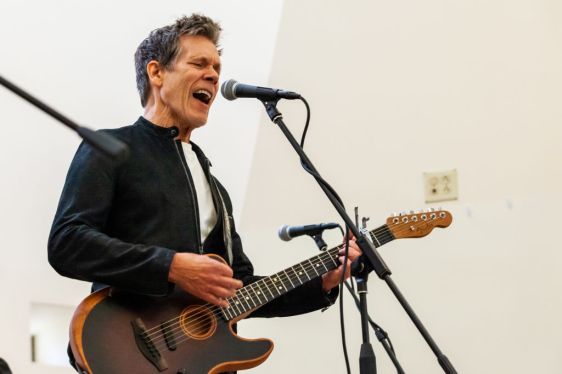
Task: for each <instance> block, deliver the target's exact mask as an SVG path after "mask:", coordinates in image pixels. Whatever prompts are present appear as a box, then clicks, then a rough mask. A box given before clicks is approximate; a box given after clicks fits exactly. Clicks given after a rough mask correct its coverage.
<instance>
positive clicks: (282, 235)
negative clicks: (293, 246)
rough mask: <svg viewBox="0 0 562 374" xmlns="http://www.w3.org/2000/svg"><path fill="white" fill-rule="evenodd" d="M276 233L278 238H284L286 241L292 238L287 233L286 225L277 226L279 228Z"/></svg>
mask: <svg viewBox="0 0 562 374" xmlns="http://www.w3.org/2000/svg"><path fill="white" fill-rule="evenodd" d="M277 235H279V239H281V240H284V241H286V242H288V241H289V240H291V239H293V238H291V235H289V226H288V225H283V226H281V227H280V228H279V230H277Z"/></svg>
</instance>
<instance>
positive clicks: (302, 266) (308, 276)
mask: <svg viewBox="0 0 562 374" xmlns="http://www.w3.org/2000/svg"><path fill="white" fill-rule="evenodd" d="M299 265H300V266H301V268H302V270H303V271H304V273H305V274H306V277H307V278H308V280H310V279H311V278H310V275H308V272H307V271H306V269H305V268H304V265H303V264H302V262H301V263H300V264H299Z"/></svg>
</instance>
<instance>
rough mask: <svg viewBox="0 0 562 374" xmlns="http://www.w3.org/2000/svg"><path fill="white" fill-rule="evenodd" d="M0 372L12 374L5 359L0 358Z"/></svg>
mask: <svg viewBox="0 0 562 374" xmlns="http://www.w3.org/2000/svg"><path fill="white" fill-rule="evenodd" d="M0 374H12V371H11V370H10V367H9V366H8V364H7V363H6V361H4V360H2V359H1V358H0Z"/></svg>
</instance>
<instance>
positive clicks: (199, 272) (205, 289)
mask: <svg viewBox="0 0 562 374" xmlns="http://www.w3.org/2000/svg"><path fill="white" fill-rule="evenodd" d="M232 276H233V272H232V269H231V268H230V267H229V266H228V265H226V264H224V263H223V262H220V261H217V260H215V259H213V258H211V257H209V256H202V255H198V254H195V253H176V254H175V255H174V258H173V259H172V264H171V266H170V272H169V274H168V280H169V281H170V282H172V283H175V284H176V285H177V286H178V287H180V288H181V289H182V290H184V291H186V292H187V293H189V294H191V295H193V296H195V297H198V298H200V299H202V300H205V301H207V302H209V303H211V304H215V305H219V306H221V307H227V306H228V303H227V302H226V300H225V299H226V298H227V297H231V296H234V294H235V292H236V290H237V289H239V288H241V287H242V282H241V281H239V280H238V279H234V278H232Z"/></svg>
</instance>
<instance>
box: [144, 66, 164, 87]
mask: <svg viewBox="0 0 562 374" xmlns="http://www.w3.org/2000/svg"><path fill="white" fill-rule="evenodd" d="M162 72H163V69H162V67H161V66H160V63H159V62H158V61H156V60H151V61H150V62H149V63H148V64H146V74H147V75H148V81H149V82H150V85H151V86H156V87H161V86H162V80H163V79H162V78H163V77H162Z"/></svg>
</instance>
